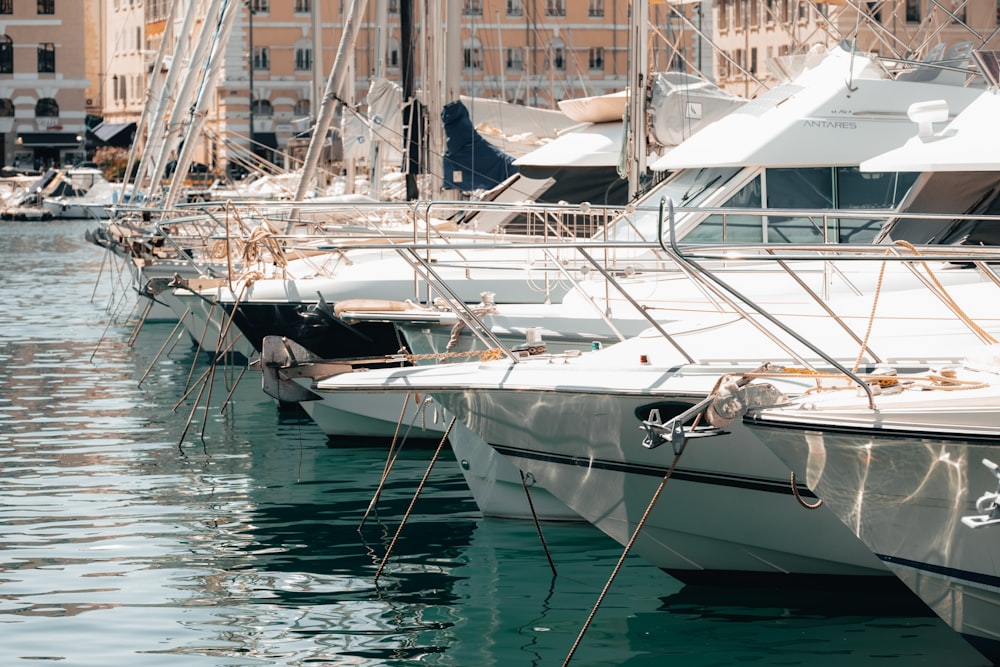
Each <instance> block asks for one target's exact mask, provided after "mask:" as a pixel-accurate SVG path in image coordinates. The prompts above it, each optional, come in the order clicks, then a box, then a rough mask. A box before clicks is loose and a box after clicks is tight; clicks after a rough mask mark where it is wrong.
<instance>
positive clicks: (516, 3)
mask: <svg viewBox="0 0 1000 667" xmlns="http://www.w3.org/2000/svg"><path fill="white" fill-rule="evenodd" d="M997 2H998V3H1000V0H997ZM997 13H1000V10H997ZM522 14H524V4H523V3H522V2H521V0H507V16H521V15H522Z"/></svg>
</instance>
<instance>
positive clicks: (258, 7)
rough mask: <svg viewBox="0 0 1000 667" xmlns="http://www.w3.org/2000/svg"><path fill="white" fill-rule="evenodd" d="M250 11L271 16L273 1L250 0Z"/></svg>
mask: <svg viewBox="0 0 1000 667" xmlns="http://www.w3.org/2000/svg"><path fill="white" fill-rule="evenodd" d="M250 11H251V12H253V13H254V14H269V13H270V12H271V0H250Z"/></svg>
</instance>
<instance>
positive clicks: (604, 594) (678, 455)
mask: <svg viewBox="0 0 1000 667" xmlns="http://www.w3.org/2000/svg"><path fill="white" fill-rule="evenodd" d="M723 377H724V376H720V377H719V379H718V380H716V381H715V386H714V387H713V388H712V391H711V392H710V393H709V396H711V395H712V394H715V393H716V392H717V391H718V390H719V386H720V385H721V384H722V378H723ZM703 414H704V412H701V413H698V416H696V417H695V418H694V421H693V422H692V424H691V428H692V429H694V428H695V427H697V426H698V424H699V423H700V422H701V418H702V415H703ZM687 442H688V439H687V438H686V437H685V438H684V439H683V440H682V441H681V443H680V445H679V446H678V447H677V450H676V452H677V453H676V454H674V460H673V461H672V462H671V463H670V467H669V468H668V469H667V472H666V474H665V475H664V476H663V479H661V480H660V483H659V485H657V487H656V491H654V492H653V497H652V498H650V500H649V504H648V505H646V510H645V511H644V512H643V513H642V516H641V517H640V518H639V521H638V523H636V525H635V530H633V531H632V535H631V536H629V539H628V542H627V543H626V544H625V548H624V549H623V550H622V555H621V557H619V559H618V562H617V563H615V567H614V569H613V570H612V571H611V576H610V577H608V581H607V583H605V584H604V588H603V589H602V590H601V594H600V595H599V596H598V597H597V602H595V603H594V607H593V609H591V610H590V615H589V616H587V620H586V621H585V622H584V624H583V627H582V628H581V629H580V634H578V635H577V637H576V641H574V642H573V646H572V647H571V648H570V651H569V654H568V655H567V656H566V659H565V660H564V661H563V667H567V665H569V663H570V661H571V660H572V659H573V655H574V654H575V653H576V650H577V648H579V646H580V642H581V641H583V636H584V635H585V634H586V633H587V630H588V629H589V628H590V624H591V623H592V622H593V620H594V617H595V616H596V615H597V610H598V609H599V608H600V606H601V603H602V602H604V598H605V597H607V594H608V591H609V590H610V589H611V584H612V583H614V580H615V578H616V577H617V576H618V573H619V572H620V571H621V569H622V566H623V565H624V564H625V558H626V557H627V556H628V554H629V552H630V551H631V550H632V546H633V545H634V544H635V541H636V539H638V537H639V532H640V531H641V530H642V529H643V527H644V526H645V525H646V521H647V520H648V519H649V515H650V514H651V513H652V511H653V507H654V506H655V505H656V502H657V501H658V500H659V499H660V495H661V494H662V493H663V489H664V488H665V487H666V485H667V481H668V480H669V479H670V477H671V476H672V475H673V474H674V470H675V469H676V468H677V463H678V462H679V461H680V459H681V454H683V453H684V450H685V449H687Z"/></svg>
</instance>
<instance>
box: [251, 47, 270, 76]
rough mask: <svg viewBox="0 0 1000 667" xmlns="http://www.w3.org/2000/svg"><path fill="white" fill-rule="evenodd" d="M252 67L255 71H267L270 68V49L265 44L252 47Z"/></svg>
mask: <svg viewBox="0 0 1000 667" xmlns="http://www.w3.org/2000/svg"><path fill="white" fill-rule="evenodd" d="M253 68H254V71H257V72H267V71H270V69H271V49H270V48H269V47H266V46H255V47H254V49H253Z"/></svg>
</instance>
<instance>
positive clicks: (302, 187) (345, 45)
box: [295, 0, 368, 201]
mask: <svg viewBox="0 0 1000 667" xmlns="http://www.w3.org/2000/svg"><path fill="white" fill-rule="evenodd" d="M367 4H368V3H367V0H351V4H350V6H349V7H348V9H347V15H346V16H345V17H344V30H343V33H341V35H340V45H339V46H338V47H337V56H336V58H335V59H334V62H333V68H332V69H331V70H330V77H329V79H327V82H326V91H325V92H324V93H323V103H322V104H321V105H320V110H319V116H317V118H316V125H315V126H314V127H313V134H312V139H310V141H309V149H308V150H307V151H306V159H305V163H304V164H303V165H302V180H300V181H299V187H298V190H296V192H295V200H296V201H302V200H304V199H305V197H306V194H308V192H309V184H310V182H312V179H313V176H314V175H315V174H316V165H317V164H319V156H320V153H321V152H322V151H323V145H324V144H325V143H326V134H327V132H329V131H330V125H331V123H332V122H333V111H334V108H335V105H336V104H337V98H338V96H339V95H340V94H341V91H342V90H343V88H344V80H345V79H346V78H347V72H348V69H349V68H348V59H349V58H351V55H350V54H351V53H352V52H353V50H354V42H355V41H357V38H358V29H359V28H360V27H361V15H362V14H363V13H364V11H365V8H366V7H367Z"/></svg>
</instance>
